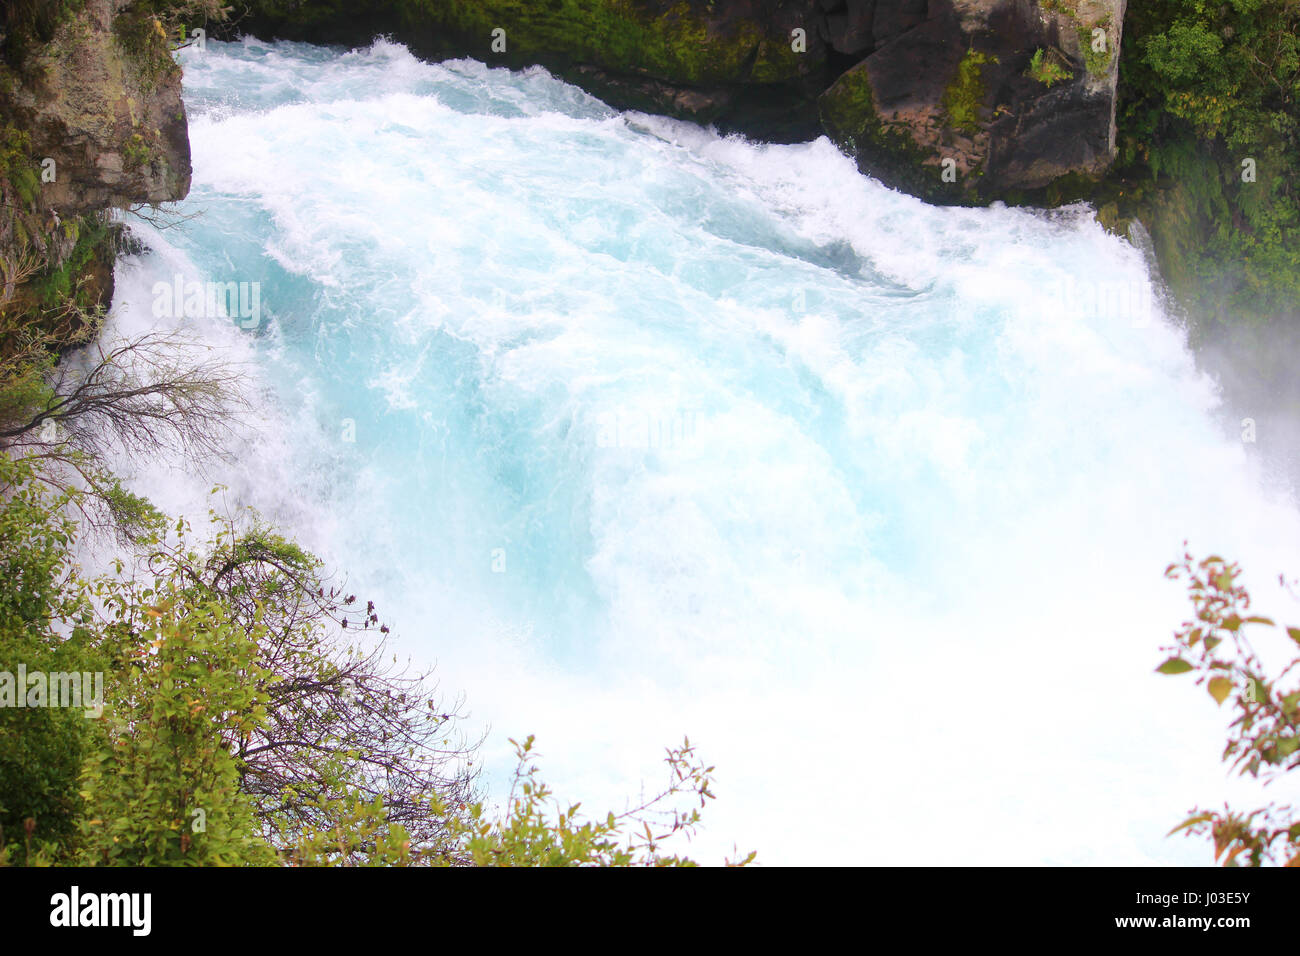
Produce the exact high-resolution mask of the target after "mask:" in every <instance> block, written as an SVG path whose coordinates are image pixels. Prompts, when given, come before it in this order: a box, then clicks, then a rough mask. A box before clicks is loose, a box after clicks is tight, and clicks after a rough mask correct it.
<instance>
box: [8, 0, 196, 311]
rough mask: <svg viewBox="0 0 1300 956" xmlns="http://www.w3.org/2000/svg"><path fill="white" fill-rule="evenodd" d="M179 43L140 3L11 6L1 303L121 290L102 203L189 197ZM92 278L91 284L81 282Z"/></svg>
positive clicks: (25, 306) (32, 304)
mask: <svg viewBox="0 0 1300 956" xmlns="http://www.w3.org/2000/svg"><path fill="white" fill-rule="evenodd" d="M171 45H172V44H171V42H170V41H169V38H168V36H167V35H166V32H165V31H164V29H163V27H162V26H161V25H160V24H159V22H158V21H157V20H156V19H155V18H154V17H153V16H152V15H151V14H149V13H147V12H144V11H141V10H137V9H134V8H133V7H132V5H131V4H130V0H84V2H81V3H71V4H67V3H63V4H60V3H45V2H42V0H27V2H26V3H23V4H14V5H13V6H11V7H10V9H9V10H8V11H7V12H6V20H5V22H4V30H3V33H0V51H2V52H3V55H4V63H3V64H2V65H0V119H2V122H3V126H0V146H2V148H3V152H2V153H0V162H2V164H3V165H0V202H3V207H2V209H0V273H2V275H0V280H3V281H2V284H0V309H3V310H4V311H5V312H7V313H10V314H13V313H27V312H33V311H39V310H40V309H42V308H47V307H49V306H51V305H52V304H54V302H55V301H56V300H57V299H59V298H60V297H61V296H62V295H65V294H68V293H70V292H73V291H79V292H80V293H81V295H80V298H81V299H82V304H83V305H90V304H94V303H95V302H98V301H100V300H105V299H106V297H107V296H108V295H111V282H112V269H111V262H112V258H111V254H109V253H108V251H107V250H106V249H105V244H106V241H107V237H108V230H107V229H106V228H104V219H105V217H104V210H106V209H108V208H110V207H119V208H125V207H128V206H130V205H133V204H137V203H150V204H154V203H161V202H165V201H169V200H176V199H181V198H184V196H185V195H186V193H188V191H189V187H190V151H189V137H188V133H187V129H186V119H185V107H184V104H183V103H182V101H181V83H180V69H179V67H178V66H177V65H176V64H175V63H174V62H173V60H172V58H171V54H170V49H171ZM82 280H86V281H82Z"/></svg>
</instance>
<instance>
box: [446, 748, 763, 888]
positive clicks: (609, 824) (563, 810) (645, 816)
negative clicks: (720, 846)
mask: <svg viewBox="0 0 1300 956" xmlns="http://www.w3.org/2000/svg"><path fill="white" fill-rule="evenodd" d="M533 742H534V741H533V738H532V737H531V736H530V737H528V738H527V739H526V740H525V741H524V742H523V743H522V744H521V743H519V742H517V741H514V740H512V741H511V744H513V745H514V748H515V757H516V759H517V761H518V763H517V767H516V770H515V778H514V783H513V786H512V787H511V791H510V801H509V809H508V811H507V813H506V816H505V817H504V818H503V819H499V820H492V819H489V818H488V817H487V815H486V814H485V812H484V809H483V805H482V804H481V803H476V804H474V805H473V806H471V807H470V808H469V814H468V820H464V819H460V818H458V819H457V823H456V825H455V827H454V829H453V833H454V836H455V838H456V843H455V847H454V849H453V850H452V852H450V853H449V854H444V855H442V856H440V857H438V858H437V859H435V860H431V861H429V862H434V863H438V864H443V865H449V864H457V863H468V864H471V865H474V866H694V865H695V863H694V862H693V861H692V860H690V859H687V858H685V857H680V856H677V855H666V854H665V853H663V844H664V843H665V842H666V841H669V840H673V839H674V838H677V837H689V836H690V835H691V833H692V832H693V831H694V830H695V828H696V827H697V826H698V825H699V822H700V808H701V807H703V806H704V805H705V802H706V801H708V800H712V799H714V795H713V792H712V791H711V790H710V785H711V783H712V779H713V778H712V773H713V767H711V766H706V765H705V764H703V763H702V762H701V761H700V760H699V759H698V758H697V756H696V754H695V748H694V747H692V746H691V743H690V741H689V740H686V741H683V743H682V745H681V746H680V747H677V748H671V749H669V750H668V752H667V756H666V757H665V763H667V764H668V767H669V774H668V782H667V784H666V785H665V786H664V787H663V789H661V790H660V791H659V793H657V794H656V795H655V796H653V797H651V798H649V799H643V800H642V801H641V802H640V803H639V804H638V805H637V806H636V807H633V808H632V809H629V810H626V811H624V812H622V813H618V814H615V813H612V812H610V813H607V814H606V815H605V816H604V817H603V818H600V817H597V818H593V819H584V818H583V816H582V815H581V813H580V810H581V807H580V805H579V804H576V803H575V804H570V805H568V806H567V807H566V806H564V805H562V804H560V803H559V802H558V801H556V800H555V799H554V795H553V793H552V791H551V789H550V788H549V787H548V786H547V785H546V784H545V783H542V782H541V781H540V780H539V779H538V778H537V765H536V763H535V755H534V754H533ZM683 801H685V802H686V803H687V804H688V805H689V809H683V808H682V806H681V805H680V804H681V803H682V802H683ZM438 809H439V812H443V813H445V812H446V808H445V807H442V806H440V807H439V808H438ZM754 858H755V854H754V853H750V854H748V855H747V856H746V857H744V858H743V859H741V860H740V861H738V862H736V863H734V864H733V863H732V862H731V861H727V865H728V866H731V865H738V866H744V865H746V864H748V863H751V862H753V860H754Z"/></svg>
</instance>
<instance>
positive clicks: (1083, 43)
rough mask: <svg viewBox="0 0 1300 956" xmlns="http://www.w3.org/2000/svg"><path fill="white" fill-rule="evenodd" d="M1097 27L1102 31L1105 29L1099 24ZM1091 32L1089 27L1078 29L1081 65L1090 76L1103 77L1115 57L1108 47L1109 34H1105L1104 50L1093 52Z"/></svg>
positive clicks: (1091, 29)
mask: <svg viewBox="0 0 1300 956" xmlns="http://www.w3.org/2000/svg"><path fill="white" fill-rule="evenodd" d="M1098 26H1099V27H1100V28H1101V29H1103V30H1104V29H1105V27H1104V26H1102V25H1100V24H1099V25H1098ZM1092 31H1093V28H1091V27H1083V26H1081V27H1079V28H1078V35H1079V48H1080V49H1081V50H1083V65H1084V68H1085V69H1087V71H1088V73H1089V74H1091V75H1092V76H1098V77H1100V76H1105V75H1106V71H1107V70H1109V69H1110V61H1111V60H1112V59H1113V57H1114V55H1115V54H1114V51H1112V50H1111V47H1110V42H1111V41H1110V32H1109V31H1107V32H1106V48H1105V49H1104V50H1094V49H1093V46H1092V42H1093V36H1092Z"/></svg>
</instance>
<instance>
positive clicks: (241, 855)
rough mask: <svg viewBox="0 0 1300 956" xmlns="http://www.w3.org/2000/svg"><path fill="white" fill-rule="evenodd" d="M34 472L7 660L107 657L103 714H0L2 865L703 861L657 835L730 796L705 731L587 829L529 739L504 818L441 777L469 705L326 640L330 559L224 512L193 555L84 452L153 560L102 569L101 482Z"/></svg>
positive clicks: (10, 517)
mask: <svg viewBox="0 0 1300 956" xmlns="http://www.w3.org/2000/svg"><path fill="white" fill-rule="evenodd" d="M39 464H40V462H38V461H36V460H33V459H17V460H15V459H13V458H10V457H8V456H6V455H3V454H0V669H9V670H11V671H12V670H16V669H17V667H18V666H19V665H20V664H21V665H25V666H26V667H27V668H28V669H29V671H37V670H43V671H46V672H51V671H72V670H78V671H98V672H100V673H102V674H103V675H104V696H103V699H102V701H103V711H102V714H101V715H100V716H98V717H93V716H91V715H88V714H86V713H84V712H83V711H82V710H75V709H67V708H57V707H41V708H26V709H15V708H0V771H2V772H0V825H3V831H0V839H3V840H4V841H6V842H4V843H3V844H0V864H3V863H8V864H28V865H37V864H41V865H44V864H51V863H52V864H56V865H57V864H77V865H109V866H128V865H129V866H159V865H162V866H172V865H187V866H197V865H271V864H276V863H288V864H290V865H299V866H351V865H365V866H397V865H408V864H423V865H512V866H541V865H547V866H551V865H568V866H573V865H586V866H595V865H601V866H604V865H609V866H623V865H640V864H645V865H686V864H689V863H690V861H689V860H687V859H684V858H682V857H679V856H676V855H667V854H665V853H664V852H663V850H662V844H663V842H664V841H666V840H669V839H671V838H673V837H675V836H677V835H678V834H681V835H683V836H685V835H689V834H690V832H691V831H692V830H693V829H694V828H695V827H696V826H697V824H698V822H699V807H700V806H703V804H704V802H705V801H706V800H708V799H711V798H712V796H713V794H712V792H711V790H710V781H711V773H712V769H713V768H712V767H707V766H704V765H703V764H702V763H700V762H699V761H698V760H697V759H696V758H695V756H694V750H693V748H691V746H690V744H689V743H686V744H684V745H683V746H682V747H681V748H678V749H677V750H673V751H670V752H669V758H668V763H669V766H670V771H671V777H670V780H669V782H668V784H667V786H665V787H664V788H663V789H662V790H661V791H660V792H659V793H658V795H656V796H655V797H653V798H651V799H649V800H643V801H642V802H641V804H640V805H639V806H637V807H636V808H634V809H632V810H628V811H625V812H624V813H622V814H617V815H614V814H610V815H606V817H604V818H603V819H599V820H595V821H584V820H581V819H580V818H579V816H578V807H577V806H576V805H573V806H570V807H568V808H567V809H565V810H563V811H562V812H558V813H557V814H556V815H554V816H552V814H551V811H550V809H549V801H550V800H551V792H550V790H549V789H548V788H546V787H545V786H544V785H542V784H540V783H538V782H537V781H536V780H535V778H534V773H535V767H534V766H532V765H531V764H529V765H527V766H526V765H525V764H526V762H527V760H528V757H529V754H530V752H531V748H532V741H531V738H530V739H529V741H528V742H527V743H526V744H524V745H522V746H521V747H520V748H519V757H520V770H519V772H518V774H517V776H516V787H515V789H514V790H513V791H512V794H511V800H510V808H509V810H508V812H507V814H506V815H505V817H503V818H501V819H494V818H493V817H492V815H491V814H489V813H488V812H487V811H486V810H485V808H484V804H483V803H482V801H481V800H479V799H477V798H476V796H475V795H474V794H473V792H472V791H471V790H470V789H469V786H468V784H469V780H470V778H469V777H468V776H466V775H464V774H455V773H453V774H451V775H439V774H438V773H437V772H436V771H437V770H438V768H439V767H440V766H441V753H442V752H445V741H446V732H445V730H444V724H445V723H446V722H447V721H448V720H449V719H450V715H448V714H445V713H437V712H430V713H427V714H424V715H423V716H422V718H421V719H416V717H415V716H414V715H413V714H412V711H413V710H420V711H425V710H430V709H431V708H432V704H433V702H432V699H431V698H429V696H428V694H427V693H426V692H423V691H421V689H420V685H419V683H418V680H406V679H404V678H402V677H401V676H400V675H398V676H396V677H394V676H392V675H389V674H387V673H385V672H383V671H380V670H377V669H376V668H375V666H374V661H375V655H374V653H372V652H371V653H368V652H367V651H366V650H365V649H364V648H363V647H362V645H361V644H360V643H357V642H355V641H354V642H352V643H344V644H335V643H332V642H331V641H329V640H328V627H327V625H328V623H329V622H330V621H332V620H333V618H332V617H331V616H330V615H331V614H332V613H333V611H334V610H335V609H344V608H349V607H352V606H353V603H352V602H353V600H354V599H353V598H352V597H351V596H339V597H338V598H337V599H335V598H334V597H333V595H334V594H335V593H337V592H334V591H332V590H327V588H326V587H325V586H324V585H323V584H322V583H321V579H320V577H319V573H318V571H319V568H320V562H319V560H318V559H316V558H315V557H314V556H312V555H311V554H309V553H308V552H306V551H304V550H303V549H302V548H300V547H299V546H298V545H296V544H295V543H294V542H292V541H290V540H288V539H286V538H284V537H283V536H281V535H279V534H277V533H276V532H274V531H273V530H272V529H269V528H267V527H265V526H263V525H260V524H257V523H254V524H253V525H252V526H251V527H250V528H248V529H246V530H240V529H239V528H238V527H236V525H235V523H234V522H233V521H231V519H229V518H225V517H219V516H216V515H214V516H213V520H214V522H215V529H216V532H215V534H214V535H213V536H211V539H210V540H209V541H208V542H207V543H206V544H205V545H203V546H202V547H194V546H192V545H190V544H189V543H188V539H189V537H190V535H191V532H190V529H189V526H188V524H187V523H186V522H184V521H177V522H175V523H171V522H167V523H166V524H164V519H163V518H162V516H161V515H160V514H159V513H158V512H157V510H156V509H154V508H153V507H152V506H151V505H149V503H148V502H147V501H145V500H144V499H141V498H139V497H138V496H134V495H132V494H130V493H129V492H127V491H125V490H124V489H123V488H122V487H121V485H120V483H118V482H116V481H115V480H113V479H111V478H109V477H107V476H104V475H101V474H98V473H96V472H94V471H93V470H91V466H90V465H89V464H88V465H87V466H86V467H87V469H88V470H87V473H88V474H89V475H91V478H92V480H93V481H94V482H96V483H98V485H99V486H100V487H101V489H103V490H104V493H105V494H107V495H108V496H110V497H111V498H113V499H114V500H116V501H117V502H118V503H119V504H118V508H119V510H120V511H121V512H122V513H124V514H126V515H128V516H129V517H130V518H131V519H132V520H133V521H134V522H135V526H136V534H135V535H134V536H133V537H132V538H131V541H132V543H133V546H134V547H135V548H136V549H137V553H138V555H139V560H138V561H129V560H126V559H121V560H119V561H118V563H117V567H116V569H115V572H114V573H113V574H109V575H103V576H100V577H97V578H94V579H91V580H87V579H84V578H83V577H82V576H81V575H80V573H79V572H78V570H77V568H76V567H75V566H74V565H73V564H72V563H71V560H70V558H69V554H70V549H71V547H72V545H73V543H74V540H75V537H76V535H77V533H78V527H77V524H76V523H75V522H74V521H73V520H72V518H71V517H69V515H70V514H71V513H73V510H74V509H75V508H76V506H77V502H78V499H79V498H80V497H81V496H83V495H84V492H80V491H77V490H74V489H69V488H67V487H63V490H61V491H59V490H56V488H58V487H60V486H59V485H58V483H57V482H55V483H51V482H49V481H47V480H45V478H44V477H43V475H42V472H41V470H40V468H39V467H38V465H39ZM312 588H316V591H315V593H314V594H313V593H312ZM345 613H355V614H356V617H354V618H353V620H351V621H348V620H346V619H344V620H343V621H342V622H341V624H342V627H343V629H344V631H345V632H347V631H348V630H361V631H367V630H369V629H370V628H371V627H372V626H376V625H377V621H378V618H377V615H375V614H374V611H373V605H368V606H367V607H366V608H365V611H364V612H345ZM379 631H380V632H386V631H387V629H386V628H380V629H379ZM380 649H381V650H382V645H380ZM343 687H346V688H350V690H349V693H348V694H346V695H344V694H341V693H340V689H341V688H343ZM354 701H355V702H356V703H355V706H354V705H353V702H354ZM425 720H427V723H425V722H424V721H425ZM426 728H427V729H426ZM390 739H391V744H390V742H389V741H390ZM436 747H442V748H444V750H442V751H439V752H438V753H434V754H433V755H432V756H430V754H429V751H430V750H431V749H432V748H436ZM268 751H269V752H270V753H271V755H272V759H271V760H270V761H269V762H268V761H267V759H266V758H265V756H263V755H264V754H265V753H267V752H268ZM679 798H689V799H691V800H692V801H698V806H692V807H691V808H690V809H689V810H684V809H681V808H678V807H675V806H672V807H670V806H669V805H670V804H674V803H675V802H676V801H678V799H679ZM633 824H636V825H638V826H639V827H640V830H638V831H636V832H635V833H634V832H631V827H632V826H633ZM751 859H752V855H751Z"/></svg>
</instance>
